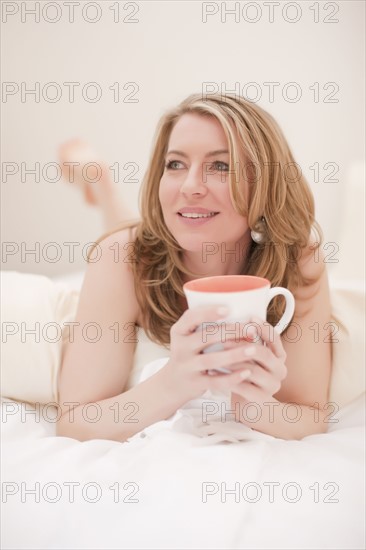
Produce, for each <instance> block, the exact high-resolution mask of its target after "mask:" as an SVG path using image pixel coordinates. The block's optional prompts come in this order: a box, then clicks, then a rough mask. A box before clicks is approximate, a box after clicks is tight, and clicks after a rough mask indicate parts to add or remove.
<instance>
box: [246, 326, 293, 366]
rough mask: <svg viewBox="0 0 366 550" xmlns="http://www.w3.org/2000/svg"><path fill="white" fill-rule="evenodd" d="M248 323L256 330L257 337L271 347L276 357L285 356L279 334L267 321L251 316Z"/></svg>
mask: <svg viewBox="0 0 366 550" xmlns="http://www.w3.org/2000/svg"><path fill="white" fill-rule="evenodd" d="M250 324H251V326H252V327H253V329H254V330H255V331H256V333H257V335H258V338H260V339H261V340H262V341H263V343H264V344H265V345H266V346H267V347H269V349H271V351H272V352H273V353H274V355H276V357H279V358H281V359H282V358H284V357H285V356H286V353H285V350H284V348H283V344H282V340H281V335H280V334H279V333H278V332H277V330H275V328H274V327H273V326H272V325H271V324H270V323H268V322H267V321H265V320H263V319H260V318H259V317H252V318H251V320H250Z"/></svg>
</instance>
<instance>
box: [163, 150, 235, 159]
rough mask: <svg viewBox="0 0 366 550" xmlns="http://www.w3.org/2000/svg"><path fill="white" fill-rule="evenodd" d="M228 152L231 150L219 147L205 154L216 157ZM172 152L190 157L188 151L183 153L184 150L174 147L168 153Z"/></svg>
mask: <svg viewBox="0 0 366 550" xmlns="http://www.w3.org/2000/svg"><path fill="white" fill-rule="evenodd" d="M228 153H229V151H228V150H227V149H217V150H216V151H210V152H209V153H207V154H206V155H205V158H207V157H214V156H216V155H223V154H228ZM170 154H175V155H180V156H181V157H185V158H188V155H186V153H183V151H177V150H175V149H172V150H171V151H168V152H167V155H170Z"/></svg>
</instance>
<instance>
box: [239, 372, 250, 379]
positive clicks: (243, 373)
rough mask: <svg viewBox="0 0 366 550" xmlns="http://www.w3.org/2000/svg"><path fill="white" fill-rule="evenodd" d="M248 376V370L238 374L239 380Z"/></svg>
mask: <svg viewBox="0 0 366 550" xmlns="http://www.w3.org/2000/svg"><path fill="white" fill-rule="evenodd" d="M249 376H250V370H244V371H242V372H241V373H240V378H243V379H244V378H249Z"/></svg>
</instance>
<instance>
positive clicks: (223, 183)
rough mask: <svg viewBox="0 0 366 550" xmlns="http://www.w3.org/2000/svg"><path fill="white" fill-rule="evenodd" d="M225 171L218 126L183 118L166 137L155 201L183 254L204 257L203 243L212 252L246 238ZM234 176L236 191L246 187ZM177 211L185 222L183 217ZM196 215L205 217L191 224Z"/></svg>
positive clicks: (225, 145)
mask: <svg viewBox="0 0 366 550" xmlns="http://www.w3.org/2000/svg"><path fill="white" fill-rule="evenodd" d="M228 170H229V150H228V143H227V139H226V136H225V133H224V130H223V128H222V126H221V124H220V123H219V121H218V120H217V119H216V118H214V117H211V116H210V117H207V116H202V115H199V114H195V113H187V114H184V115H182V116H181V117H180V119H179V120H178V122H177V123H176V124H175V126H174V128H173V130H172V132H171V135H170V139H169V143H168V150H167V154H166V157H165V169H164V173H163V175H162V178H161V180H160V187H159V199H160V203H161V207H162V210H163V215H164V221H165V224H166V225H167V227H168V229H169V230H170V232H171V233H172V235H173V236H174V237H175V239H176V240H177V242H178V243H179V244H180V246H181V247H182V248H183V249H185V250H187V251H192V252H198V251H203V250H204V246H205V243H208V245H210V246H211V248H210V250H212V249H213V248H212V244H213V243H217V244H218V245H221V244H222V243H227V244H228V245H229V244H230V243H237V242H238V241H240V240H241V239H243V237H244V235H245V234H248V224H247V219H246V218H245V217H243V216H241V215H240V214H238V213H237V212H236V211H235V210H234V208H233V205H232V203H231V198H230V190H229V186H230V182H229V173H228ZM239 173H240V185H247V183H245V182H244V181H243V178H242V175H241V170H240V171H239ZM245 193H246V196H247V188H246V189H245ZM182 209H185V214H186V216H187V215H188V216H189V215H190V216H189V217H184V216H182V214H181V213H179V212H180V211H182ZM199 212H201V213H203V214H205V215H206V216H209V217H204V218H203V217H199V218H196V217H195V218H194V219H193V218H192V216H194V215H196V216H197V215H198V213H199ZM212 213H215V214H214V215H213V214H212ZM246 236H247V235H246ZM244 240H247V239H244ZM208 248H209V247H207V249H208ZM216 248H217V247H216ZM220 248H221V247H220ZM227 250H228V251H229V250H230V247H229V246H228V247H227ZM232 250H233V248H232ZM221 252H222V251H221ZM221 255H222V254H221ZM222 261H225V260H224V259H222Z"/></svg>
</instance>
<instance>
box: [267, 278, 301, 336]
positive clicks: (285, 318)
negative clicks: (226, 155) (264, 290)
mask: <svg viewBox="0 0 366 550" xmlns="http://www.w3.org/2000/svg"><path fill="white" fill-rule="evenodd" d="M275 296H284V298H285V300H286V308H285V311H284V314H283V315H282V317H281V319H280V320H279V321H278V323H277V325H275V327H274V328H275V330H276V331H277V332H278V333H279V334H281V333H282V332H283V331H284V330H285V328H286V327H287V325H288V324H289V323H290V321H291V319H292V316H293V314H294V311H295V298H294V296H293V294H292V293H291V292H290V291H289V290H288V289H287V288H283V287H282V286H275V287H273V288H270V289H269V293H268V302H267V308H268V305H269V302H270V301H271V300H272V298H274V297H275Z"/></svg>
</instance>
